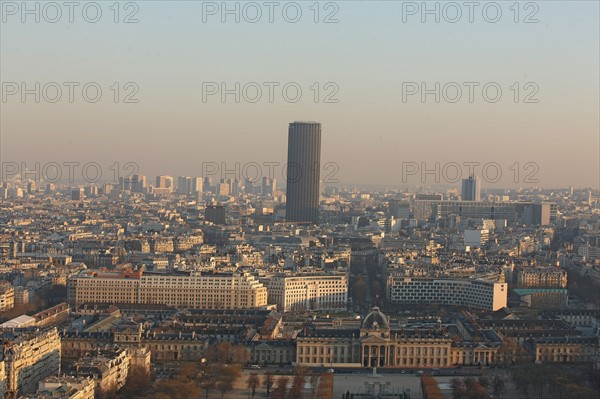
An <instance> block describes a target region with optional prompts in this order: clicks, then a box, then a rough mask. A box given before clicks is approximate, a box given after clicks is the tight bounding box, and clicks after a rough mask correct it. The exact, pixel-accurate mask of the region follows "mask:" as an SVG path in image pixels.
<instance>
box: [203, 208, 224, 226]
mask: <svg viewBox="0 0 600 399" xmlns="http://www.w3.org/2000/svg"><path fill="white" fill-rule="evenodd" d="M204 220H206V221H207V222H212V223H214V224H225V207H224V206H223V205H207V206H206V208H205V209H204Z"/></svg>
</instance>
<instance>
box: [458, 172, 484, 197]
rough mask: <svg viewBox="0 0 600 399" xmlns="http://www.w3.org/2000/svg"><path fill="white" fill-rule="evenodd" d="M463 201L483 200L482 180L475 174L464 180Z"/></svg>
mask: <svg viewBox="0 0 600 399" xmlns="http://www.w3.org/2000/svg"><path fill="white" fill-rule="evenodd" d="M461 199H462V200H463V201H481V182H480V181H479V178H477V177H475V176H469V177H468V178H466V179H463V181H462V195H461Z"/></svg>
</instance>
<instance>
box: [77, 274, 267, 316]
mask: <svg viewBox="0 0 600 399" xmlns="http://www.w3.org/2000/svg"><path fill="white" fill-rule="evenodd" d="M68 298H69V301H70V303H73V304H77V305H80V304H85V303H113V304H114V303H120V304H125V303H135V304H153V305H166V306H173V307H189V308H196V309H247V308H256V307H261V306H265V305H266V304H267V288H266V287H265V286H264V285H263V284H262V283H260V282H259V281H258V280H257V279H256V278H255V277H254V276H253V275H251V274H249V273H246V272H244V273H238V272H235V273H202V274H200V273H190V274H188V273H181V274H172V275H164V274H144V273H143V272H142V271H141V270H137V271H133V270H130V269H128V270H122V271H106V270H84V271H81V272H80V273H79V274H78V275H76V276H73V277H71V278H70V279H69V284H68Z"/></svg>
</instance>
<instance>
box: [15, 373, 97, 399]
mask: <svg viewBox="0 0 600 399" xmlns="http://www.w3.org/2000/svg"><path fill="white" fill-rule="evenodd" d="M95 388H96V381H94V379H93V378H90V377H79V378H78V377H72V376H66V377H48V378H46V379H45V380H44V381H42V382H40V384H39V387H38V390H37V393H35V394H33V395H29V396H26V397H23V398H22V399H94V392H95Z"/></svg>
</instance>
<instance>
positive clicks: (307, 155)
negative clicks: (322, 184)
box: [286, 122, 321, 224]
mask: <svg viewBox="0 0 600 399" xmlns="http://www.w3.org/2000/svg"><path fill="white" fill-rule="evenodd" d="M320 170H321V124H320V123H318V122H293V123H290V125H289V130H288V157H287V192H286V197H287V200H286V220H287V221H289V222H304V223H307V222H308V223H312V224H318V223H319V180H320Z"/></svg>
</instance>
